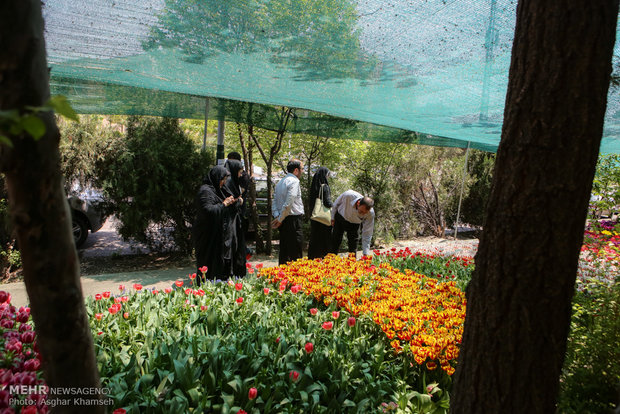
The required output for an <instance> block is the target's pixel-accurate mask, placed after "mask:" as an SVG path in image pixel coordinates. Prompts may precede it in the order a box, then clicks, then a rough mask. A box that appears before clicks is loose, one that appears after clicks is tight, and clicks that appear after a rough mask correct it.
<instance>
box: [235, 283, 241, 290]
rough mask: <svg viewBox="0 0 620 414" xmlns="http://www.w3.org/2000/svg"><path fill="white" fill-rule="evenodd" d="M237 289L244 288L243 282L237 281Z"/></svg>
mask: <svg viewBox="0 0 620 414" xmlns="http://www.w3.org/2000/svg"><path fill="white" fill-rule="evenodd" d="M235 289H236V290H241V289H243V283H235Z"/></svg>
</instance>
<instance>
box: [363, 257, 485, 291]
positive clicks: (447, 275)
mask: <svg viewBox="0 0 620 414" xmlns="http://www.w3.org/2000/svg"><path fill="white" fill-rule="evenodd" d="M384 262H387V263H389V264H390V266H392V267H393V268H395V269H398V270H400V271H401V272H404V271H405V270H406V269H409V270H413V271H414V272H415V273H419V274H423V275H424V276H428V277H432V278H434V279H437V281H439V282H448V281H454V282H456V284H457V286H458V287H459V288H460V289H461V290H463V291H464V290H465V287H466V286H467V283H469V281H470V280H471V275H472V273H473V271H474V259H473V258H472V257H468V256H448V255H444V254H437V253H433V252H423V251H415V252H414V251H411V249H409V248H406V249H403V250H396V249H391V250H389V251H386V252H380V251H375V252H374V256H373V263H384Z"/></svg>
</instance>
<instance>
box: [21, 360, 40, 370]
mask: <svg viewBox="0 0 620 414" xmlns="http://www.w3.org/2000/svg"><path fill="white" fill-rule="evenodd" d="M39 368H41V361H39V360H38V359H36V358H34V359H29V360H28V361H26V362H24V369H25V370H26V371H38V370H39Z"/></svg>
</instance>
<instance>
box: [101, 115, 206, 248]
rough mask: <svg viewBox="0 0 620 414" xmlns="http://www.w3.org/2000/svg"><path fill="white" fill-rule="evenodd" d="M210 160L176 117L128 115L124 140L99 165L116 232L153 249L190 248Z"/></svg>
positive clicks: (118, 142) (102, 186) (109, 211)
mask: <svg viewBox="0 0 620 414" xmlns="http://www.w3.org/2000/svg"><path fill="white" fill-rule="evenodd" d="M212 164H213V158H212V154H210V153H203V152H199V150H198V147H197V146H196V145H195V144H194V143H193V142H192V140H190V139H189V138H188V137H187V136H186V134H185V133H184V132H183V131H182V130H181V128H180V127H179V123H178V120H176V119H169V118H161V119H153V118H137V117H132V118H129V120H128V126H127V137H126V139H124V140H119V141H117V142H116V145H115V147H114V148H113V149H112V151H111V152H110V155H109V156H108V157H106V158H105V159H104V160H101V161H100V162H99V164H98V168H97V170H98V184H99V186H100V187H101V188H102V190H103V192H104V195H105V197H106V199H107V202H108V204H107V210H108V211H107V212H108V213H110V214H114V215H115V216H116V217H117V218H118V220H119V222H120V226H119V228H118V232H119V234H120V235H121V236H122V237H123V238H124V239H130V238H131V239H135V240H137V241H139V242H141V243H144V244H146V245H147V247H149V248H150V249H151V250H154V251H159V252H163V251H170V250H179V251H181V252H184V253H189V252H191V249H192V242H191V237H190V231H191V223H192V221H193V218H194V214H195V209H194V197H195V195H196V192H197V190H198V188H199V187H200V185H201V183H202V179H203V177H204V176H206V174H207V172H208V170H209V168H210V167H211V166H212Z"/></svg>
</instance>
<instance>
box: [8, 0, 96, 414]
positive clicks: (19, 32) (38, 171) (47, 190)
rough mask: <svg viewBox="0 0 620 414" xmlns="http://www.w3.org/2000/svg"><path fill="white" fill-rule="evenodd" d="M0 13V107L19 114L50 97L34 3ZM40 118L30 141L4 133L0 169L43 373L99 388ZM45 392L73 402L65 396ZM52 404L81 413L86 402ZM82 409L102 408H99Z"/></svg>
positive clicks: (57, 178)
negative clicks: (36, 134) (7, 142)
mask: <svg viewBox="0 0 620 414" xmlns="http://www.w3.org/2000/svg"><path fill="white" fill-rule="evenodd" d="M0 16H2V17H1V24H0V42H1V44H0V62H2V63H1V64H0V110H10V109H17V110H20V113H22V114H23V113H24V112H23V111H24V107H25V106H28V105H30V106H42V105H43V103H44V102H45V101H46V100H47V99H48V98H49V79H48V69H47V64H46V60H45V42H44V38H43V18H42V15H41V3H40V2H39V1H36V0H23V1H6V2H2V3H0ZM40 119H41V120H42V121H43V122H44V123H45V130H46V131H45V135H44V136H43V137H42V138H40V139H39V140H37V141H35V140H34V139H33V138H31V137H30V136H28V135H27V134H25V133H24V134H21V135H19V136H15V135H14V136H10V138H11V140H12V142H13V148H9V147H8V146H6V145H4V144H3V145H2V146H0V169H1V170H2V171H3V172H4V173H5V174H6V182H7V190H8V198H9V203H10V204H9V208H10V211H11V219H12V223H13V225H14V228H15V230H16V234H17V239H18V242H19V246H20V249H21V255H22V263H23V275H24V282H25V284H26V290H27V292H28V296H29V298H30V307H31V313H32V318H33V320H34V324H35V329H36V333H37V343H38V346H39V349H40V352H41V355H42V357H43V371H44V376H45V380H46V382H47V385H48V386H49V387H50V388H52V391H53V389H54V388H59V387H63V388H65V389H66V388H67V387H80V388H84V387H88V388H91V387H96V388H98V387H99V386H100V385H99V375H98V372H97V365H96V362H95V354H94V348H93V341H92V336H91V332H90V329H89V325H88V318H87V316H86V309H85V307H84V299H83V296H82V289H81V285H80V278H79V263H78V257H77V252H76V250H75V245H74V242H73V234H72V232H71V218H70V217H71V216H70V214H69V207H68V204H67V200H66V196H65V194H64V191H63V187H62V177H61V173H60V154H59V150H58V142H59V139H60V136H59V132H58V128H57V127H56V123H55V119H54V116H53V114H51V113H49V112H48V113H41V114H40ZM3 134H7V132H6V131H5V132H4V133H3ZM50 397H51V398H52V397H53V398H55V397H58V398H67V399H68V400H69V401H71V404H72V403H73V402H72V400H73V397H71V396H69V397H66V396H63V395H55V396H50ZM83 397H84V398H86V399H87V398H98V397H97V396H88V395H84V396H83ZM99 398H100V397H99ZM56 410H57V412H66V413H72V412H75V413H82V412H85V407H83V406H82V407H79V406H68V407H63V408H60V407H58V408H57V409H56ZM87 410H88V412H104V407H96V408H95V407H94V406H93V407H88V408H87Z"/></svg>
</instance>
